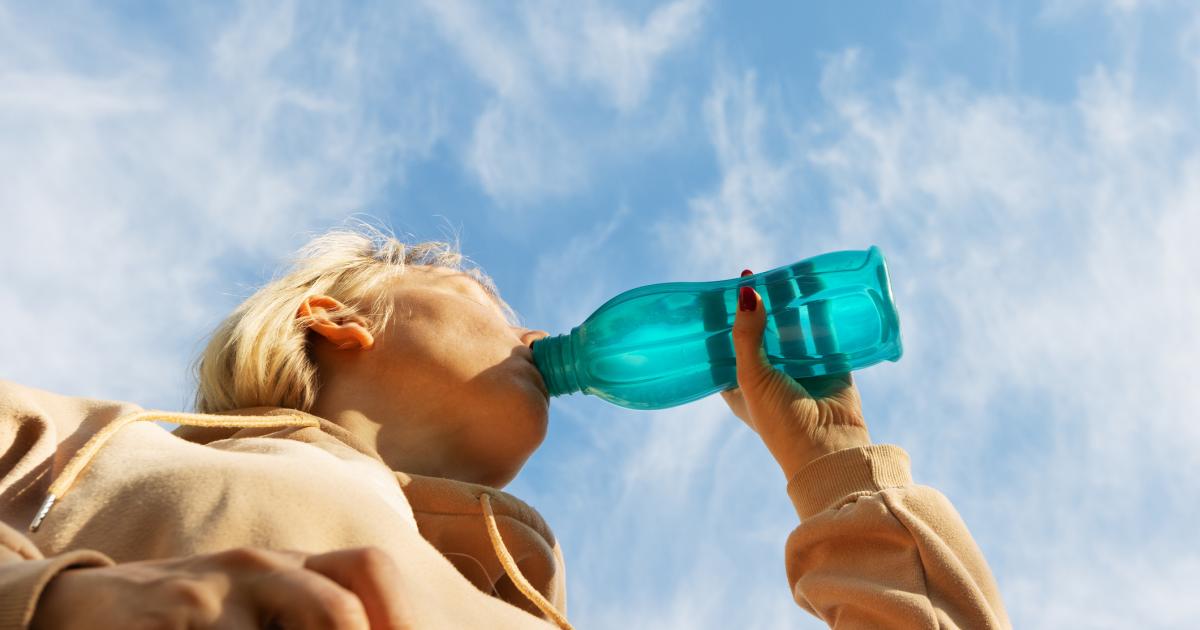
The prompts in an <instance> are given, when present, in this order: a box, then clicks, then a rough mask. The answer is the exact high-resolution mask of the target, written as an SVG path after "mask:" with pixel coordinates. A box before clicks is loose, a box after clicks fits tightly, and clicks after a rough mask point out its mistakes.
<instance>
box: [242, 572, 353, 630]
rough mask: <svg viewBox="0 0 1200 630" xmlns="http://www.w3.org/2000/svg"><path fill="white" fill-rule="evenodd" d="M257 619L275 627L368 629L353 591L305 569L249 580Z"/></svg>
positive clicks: (269, 574)
mask: <svg viewBox="0 0 1200 630" xmlns="http://www.w3.org/2000/svg"><path fill="white" fill-rule="evenodd" d="M249 590H250V597H251V598H252V603H253V606H254V609H255V611H256V613H257V614H258V616H259V619H260V620H261V621H262V623H263V624H264V625H266V624H267V622H268V621H270V622H272V623H273V624H274V625H275V626H276V627H283V628H288V630H292V629H293V628H305V629H309V628H311V629H312V630H317V629H318V628H337V629H338V630H370V625H369V622H368V620H367V613H366V610H364V608H363V604H362V602H361V601H359V599H358V597H357V596H355V594H354V593H353V592H351V591H349V590H347V589H345V588H343V587H342V586H341V585H339V584H337V583H336V582H334V581H333V580H331V579H329V578H327V577H325V576H324V575H321V574H320V573H317V572H315V571H309V570H306V569H283V570H280V571H274V572H271V573H267V574H262V575H261V576H260V577H259V578H258V579H256V580H253V581H252V582H250V589H249Z"/></svg>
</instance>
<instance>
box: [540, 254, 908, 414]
mask: <svg viewBox="0 0 1200 630" xmlns="http://www.w3.org/2000/svg"><path fill="white" fill-rule="evenodd" d="M745 285H750V286H753V287H754V288H755V290H757V291H758V293H759V295H761V296H762V298H763V302H764V306H765V308H766V311H767V328H766V331H765V332H764V334H763V345H764V346H765V347H766V350H767V357H768V358H769V360H770V362H771V364H772V365H775V366H777V367H779V368H781V369H782V370H783V371H784V372H786V373H787V374H789V375H791V376H793V377H797V378H803V377H807V376H819V375H825V374H839V373H843V372H849V371H851V370H857V369H860V368H864V367H867V366H869V365H874V364H875V363H879V362H880V361H883V360H885V359H886V360H888V361H896V360H898V359H899V358H900V355H901V354H902V352H903V349H902V347H901V345H900V319H899V317H898V315H897V313H896V305H895V303H894V302H893V300H892V289H891V282H890V279H889V278H888V271H887V264H886V263H885V261H884V259H883V253H882V252H881V251H879V248H878V247H871V248H870V249H869V250H867V251H841V252H832V253H829V254H822V255H820V256H816V257H814V258H808V259H805V260H802V261H800V262H797V263H794V264H791V265H787V266H785V267H779V268H777V269H772V270H770V271H764V272H762V273H758V274H754V275H751V276H746V277H743V278H732V279H730V280H720V281H715V282H673V283H667V284H652V285H648V286H644V287H638V288H636V289H631V290H629V291H626V292H624V293H622V294H620V295H618V296H616V297H614V298H613V299H611V300H609V301H608V302H606V303H605V304H604V305H603V306H601V307H600V308H599V309H597V310H596V312H595V313H592V315H591V316H590V317H588V318H587V320H586V321H584V322H583V323H582V324H580V325H579V326H576V327H575V328H573V329H571V332H570V334H566V335H559V336H557V337H547V338H545V339H542V340H539V341H536V342H534V344H533V360H534V363H535V364H536V365H537V367H538V370H539V371H540V372H541V373H542V379H543V380H544V381H545V382H546V387H547V388H548V389H549V390H550V395H551V396H562V395H566V394H571V393H574V392H578V391H582V392H583V393H585V394H591V395H593V396H598V397H600V398H603V399H604V400H607V401H608V402H610V403H613V404H615V405H621V406H622V407H628V408H630V409H663V408H666V407H673V406H675V405H681V404H683V403H687V402H691V401H693V400H696V399H698V398H703V397H705V396H708V395H709V394H712V393H714V392H718V391H721V390H725V389H729V388H732V387H736V386H737V369H736V363H735V361H734V352H733V337H732V334H731V332H732V329H733V318H734V313H735V312H736V310H737V303H738V289H739V288H741V287H742V286H745Z"/></svg>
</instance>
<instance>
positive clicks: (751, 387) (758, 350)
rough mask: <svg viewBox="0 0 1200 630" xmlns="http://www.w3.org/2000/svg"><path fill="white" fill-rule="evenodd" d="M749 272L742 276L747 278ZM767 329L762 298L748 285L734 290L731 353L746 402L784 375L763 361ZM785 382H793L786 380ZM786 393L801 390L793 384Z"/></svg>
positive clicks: (765, 354) (766, 361)
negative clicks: (735, 310)
mask: <svg viewBox="0 0 1200 630" xmlns="http://www.w3.org/2000/svg"><path fill="white" fill-rule="evenodd" d="M750 273H751V271H750V270H749V269H747V270H745V271H743V272H742V276H743V277H745V276H747V275H750ZM766 327H767V313H766V308H765V307H764V305H763V301H762V297H761V296H760V295H759V294H758V291H755V290H754V288H753V287H752V286H751V285H749V284H746V285H743V286H742V287H741V288H740V289H739V290H738V309H737V313H736V314H735V315H734V319H733V351H734V355H735V357H736V360H737V378H738V386H739V387H740V388H741V389H742V390H744V392H745V393H744V396H745V397H746V398H748V399H754V398H757V397H758V395H759V394H760V393H761V392H762V391H763V390H764V388H765V387H766V386H767V384H768V383H771V382H772V381H775V380H778V379H779V378H780V377H781V376H786V375H785V374H783V373H781V372H779V371H778V370H776V369H775V367H774V366H772V365H771V363H770V361H768V360H767V352H766V350H765V349H764V348H763V331H765V330H766ZM788 380H789V381H792V382H794V379H792V378H791V377H788ZM789 389H794V390H797V391H799V390H803V388H802V387H799V384H796V386H794V387H790V388H789Z"/></svg>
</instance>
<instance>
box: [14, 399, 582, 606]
mask: <svg viewBox="0 0 1200 630" xmlns="http://www.w3.org/2000/svg"><path fill="white" fill-rule="evenodd" d="M144 420H165V421H167V422H174V423H175V424H179V425H186V426H192V427H229V428H240V429H250V428H258V427H313V428H317V429H319V428H320V427H321V423H320V422H319V421H317V420H316V419H314V418H305V417H302V416H287V415H278V416H222V415H217V414H207V413H184V412H169V411H139V412H136V413H131V414H128V415H125V416H121V417H120V418H117V419H116V420H114V421H112V422H110V423H108V424H107V425H105V426H104V427H102V428H101V429H100V430H99V431H97V432H96V434H95V435H93V436H92V437H91V439H89V440H88V441H87V442H86V443H85V444H84V445H83V448H80V449H79V450H78V451H76V452H75V454H74V455H72V456H71V459H70V460H68V461H67V465H66V466H64V467H63V469H62V472H61V473H59V474H58V477H57V478H55V480H54V482H53V483H51V484H50V488H49V490H48V491H47V492H46V500H45V501H43V502H42V506H41V508H39V509H38V512H37V515H35V516H34V517H33V521H32V522H31V523H30V524H29V531H30V532H36V531H37V530H38V528H39V527H41V526H42V521H44V520H45V519H46V515H47V514H48V513H49V512H50V508H52V507H54V504H55V502H56V501H58V499H60V498H62V497H64V496H66V494H67V492H70V490H71V486H72V485H74V483H75V480H76V479H78V478H79V475H81V474H82V473H83V470H84V469H85V468H87V465H88V463H90V462H91V461H92V458H94V457H95V456H96V454H97V453H99V452H100V449H101V448H103V447H104V443H105V442H107V441H108V440H109V438H111V437H112V436H113V435H115V434H116V433H117V431H120V430H121V429H122V428H124V427H125V426H126V425H129V424H132V423H134V422H141V421H144ZM479 503H480V505H481V507H482V508H483V520H484V522H485V523H486V525H487V530H488V536H489V537H490V538H491V541H492V549H493V550H494V551H495V553H496V557H497V558H498V559H499V560H500V564H501V565H502V566H503V567H504V572H505V573H507V574H508V577H509V579H511V580H512V582H513V584H514V585H516V587H517V589H518V590H520V591H521V593H523V594H524V595H525V597H528V598H529V601H531V602H533V604H534V605H535V606H537V607H538V610H540V611H542V613H543V614H545V615H546V616H547V617H550V618H551V619H552V620H553V621H554V623H555V624H557V625H558V627H559V628H562V629H563V630H572V628H571V624H570V623H568V622H567V618H566V617H564V616H563V614H562V613H560V612H558V610H557V609H556V608H555V607H554V604H551V603H550V601H549V600H547V599H546V598H545V597H544V596H542V594H541V593H539V592H538V590H537V589H536V588H534V587H533V585H532V584H530V583H529V580H527V579H526V578H525V575H524V574H522V573H521V569H520V568H519V567H518V566H517V562H516V560H514V559H513V557H512V554H511V553H509V551H508V547H506V546H505V545H504V540H503V539H502V538H501V537H500V529H499V528H498V527H497V526H496V516H495V514H494V513H493V512H492V502H491V499H490V497H488V495H487V494H483V495H481V496H480V497H479Z"/></svg>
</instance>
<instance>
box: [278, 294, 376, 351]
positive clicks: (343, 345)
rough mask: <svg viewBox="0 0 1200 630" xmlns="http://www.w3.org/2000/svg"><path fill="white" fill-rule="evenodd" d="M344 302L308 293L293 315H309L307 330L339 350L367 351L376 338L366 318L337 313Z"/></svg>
mask: <svg viewBox="0 0 1200 630" xmlns="http://www.w3.org/2000/svg"><path fill="white" fill-rule="evenodd" d="M344 310H346V305H345V304H342V303H341V302H339V301H337V300H335V299H333V298H331V297H329V296H328V295H310V296H309V297H307V298H305V299H304V302H303V303H302V304H300V309H299V310H298V311H296V317H297V318H300V317H308V318H311V322H310V323H309V325H308V329H309V330H311V331H313V332H315V333H317V334H318V335H320V336H322V337H324V338H325V339H327V340H328V341H329V342H330V343H332V344H333V345H335V346H337V347H338V349H339V350H353V349H359V350H369V349H370V348H371V346H374V345H375V338H374V337H373V336H372V335H371V332H370V331H369V330H367V324H368V322H367V320H366V319H364V318H362V317H359V316H358V315H339V314H338V311H344Z"/></svg>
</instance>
